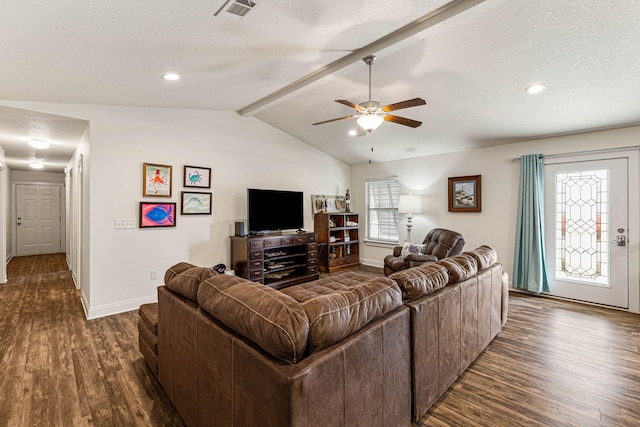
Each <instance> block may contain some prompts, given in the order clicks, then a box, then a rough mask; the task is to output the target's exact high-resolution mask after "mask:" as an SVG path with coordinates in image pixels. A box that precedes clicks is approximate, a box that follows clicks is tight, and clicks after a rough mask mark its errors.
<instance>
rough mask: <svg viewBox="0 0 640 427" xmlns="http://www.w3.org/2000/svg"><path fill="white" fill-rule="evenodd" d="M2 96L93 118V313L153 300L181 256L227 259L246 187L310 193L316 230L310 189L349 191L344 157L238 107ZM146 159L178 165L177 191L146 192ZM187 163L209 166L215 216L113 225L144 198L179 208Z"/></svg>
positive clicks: (207, 261)
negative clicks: (169, 224)
mask: <svg viewBox="0 0 640 427" xmlns="http://www.w3.org/2000/svg"><path fill="white" fill-rule="evenodd" d="M3 104H6V105H9V106H13V107H16V108H24V109H29V110H34V111H41V112H45V113H51V114H58V115H63V116H68V117H74V118H79V119H84V120H87V121H89V122H90V141H91V142H90V151H91V155H90V157H89V158H88V159H86V158H85V160H84V163H85V166H84V167H85V170H84V172H85V175H88V174H87V172H88V170H90V179H89V182H88V186H89V187H90V188H89V194H90V201H88V206H89V210H90V213H89V222H90V224H89V236H88V238H89V239H90V255H89V260H88V261H87V262H84V260H83V267H82V271H83V277H84V276H85V274H88V277H89V280H88V283H89V285H88V286H89V287H90V292H88V294H89V295H88V296H87V299H88V301H85V304H87V306H88V307H86V308H87V310H88V317H89V318H92V317H98V316H102V315H108V314H112V313H116V312H120V311H125V310H131V309H134V308H136V307H138V306H139V305H140V304H141V303H144V302H148V301H153V300H155V298H156V287H157V286H158V285H160V284H162V278H163V275H164V271H165V270H166V269H167V268H168V267H170V266H171V265H173V264H175V263H177V262H179V261H188V262H191V263H193V264H197V265H203V266H213V265H215V264H217V263H220V262H222V263H224V264H226V265H229V262H230V245H229V238H228V236H229V235H231V234H233V224H234V222H235V221H239V220H243V219H245V218H246V189H247V187H255V188H268V189H286V190H298V191H304V193H305V199H306V200H308V203H305V228H306V229H307V230H312V229H313V218H312V215H311V197H310V196H311V194H344V192H345V191H346V188H347V187H348V184H349V182H350V179H351V175H350V167H349V166H348V165H346V164H344V163H342V162H340V161H337V160H336V159H334V158H332V157H330V156H328V155H326V154H324V153H322V152H320V151H318V150H316V149H314V148H312V147H310V146H309V145H307V144H304V143H302V142H300V141H298V140H296V139H294V138H292V137H290V136H288V135H286V134H284V133H282V132H280V131H278V130H276V129H274V128H272V127H270V126H267V125H266V124H264V123H262V122H260V121H258V120H256V119H252V118H243V117H240V116H238V115H237V114H236V113H233V112H215V111H198V110H177V109H151V108H133V107H113V106H90V105H69V104H47V103H24V102H3ZM144 162H149V163H159V164H166V165H172V166H173V167H174V170H173V197H172V198H171V199H169V200H167V199H161V198H143V197H142V164H143V163H144ZM184 165H193V166H205V167H211V168H212V188H211V191H212V192H213V214H212V215H210V216H180V215H178V218H177V221H176V223H177V226H176V227H175V228H163V229H133V230H116V229H115V228H114V220H115V219H126V218H135V219H136V223H137V218H138V206H139V203H140V202H141V201H143V200H144V201H172V202H176V203H178V209H179V198H180V191H181V190H182V189H183V188H182V182H181V181H182V167H183V166H184ZM85 202H87V200H85ZM274 209H277V207H274ZM86 246H88V245H85V244H84V243H83V250H84V249H85V247H86ZM151 270H158V271H159V276H158V280H150V272H151ZM83 282H84V279H83ZM82 286H83V287H84V286H85V284H84V283H83V285H82ZM84 297H85V296H84V295H83V298H84Z"/></svg>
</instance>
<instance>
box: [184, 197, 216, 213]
mask: <svg viewBox="0 0 640 427" xmlns="http://www.w3.org/2000/svg"><path fill="white" fill-rule="evenodd" d="M181 199H182V203H181V210H180V213H181V214H182V215H211V193H196V192H191V191H183V192H182V197H181Z"/></svg>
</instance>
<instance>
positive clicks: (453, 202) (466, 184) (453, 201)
mask: <svg viewBox="0 0 640 427" xmlns="http://www.w3.org/2000/svg"><path fill="white" fill-rule="evenodd" d="M481 179H482V176H481V175H469V176H456V177H450V178H449V212H481V211H482V186H481Z"/></svg>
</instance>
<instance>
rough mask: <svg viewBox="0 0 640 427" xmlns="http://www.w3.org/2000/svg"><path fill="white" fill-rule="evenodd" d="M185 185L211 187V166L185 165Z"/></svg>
mask: <svg viewBox="0 0 640 427" xmlns="http://www.w3.org/2000/svg"><path fill="white" fill-rule="evenodd" d="M183 185H184V186H185V187H196V188H211V168H205V167H201V166H185V167H184V184H183Z"/></svg>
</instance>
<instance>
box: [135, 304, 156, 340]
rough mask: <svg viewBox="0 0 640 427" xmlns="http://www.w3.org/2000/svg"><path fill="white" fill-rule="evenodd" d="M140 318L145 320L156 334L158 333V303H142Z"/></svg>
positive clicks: (139, 310)
mask: <svg viewBox="0 0 640 427" xmlns="http://www.w3.org/2000/svg"><path fill="white" fill-rule="evenodd" d="M138 314H139V315H140V320H142V322H144V324H145V325H146V327H147V329H149V330H150V331H151V332H153V333H154V334H156V335H157V334H158V303H157V302H153V303H149V304H142V305H141V306H140V308H139V309H138Z"/></svg>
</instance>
